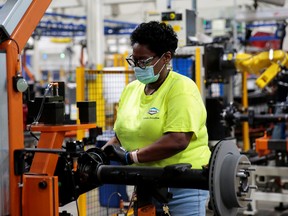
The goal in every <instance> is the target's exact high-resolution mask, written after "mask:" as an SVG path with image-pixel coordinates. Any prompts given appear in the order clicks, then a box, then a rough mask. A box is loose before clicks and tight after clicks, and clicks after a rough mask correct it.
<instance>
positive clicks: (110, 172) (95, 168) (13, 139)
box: [0, 0, 254, 216]
mask: <svg viewBox="0 0 288 216" xmlns="http://www.w3.org/2000/svg"><path fill="white" fill-rule="evenodd" d="M50 3H51V0H9V1H6V3H5V4H4V5H3V7H2V8H1V9H0V63H1V65H2V69H1V71H0V73H1V74H0V75H1V77H2V78H1V81H0V88H1V91H0V100H1V105H0V117H1V123H0V124H1V131H0V141H1V143H0V164H1V169H0V198H1V199H0V200H1V204H0V214H1V215H11V216H38V215H43V216H52V215H59V206H60V205H63V204H65V203H68V202H71V201H74V200H77V198H78V197H79V195H80V194H82V193H85V192H87V191H89V190H91V189H94V188H97V187H99V186H100V185H101V184H105V183H113V184H127V185H137V188H138V191H137V192H138V201H137V204H136V205H135V209H134V210H135V212H134V213H135V215H139V216H141V215H144V213H143V212H142V211H141V210H142V209H143V208H145V207H146V206H147V205H149V204H151V203H150V198H151V197H154V198H156V199H158V200H160V201H162V202H167V201H169V197H171V194H169V193H168V192H167V190H165V189H167V188H168V187H185V188H199V189H205V190H209V191H210V204H211V205H210V206H211V208H212V209H213V210H214V213H215V215H221V216H226V215H227V216H228V215H229V216H231V215H236V213H237V211H238V208H242V207H246V206H247V204H248V202H250V201H251V199H250V194H251V190H250V189H252V188H254V186H253V185H251V178H250V176H251V174H250V172H251V171H252V169H251V164H250V162H249V160H248V158H247V157H246V156H245V155H241V154H240V153H239V151H238V148H237V147H236V146H235V145H234V144H233V143H231V142H230V141H229V140H223V141H221V142H219V143H218V144H217V145H216V146H215V148H214V150H213V152H212V156H211V159H210V162H209V164H207V166H205V167H203V168H202V169H199V170H197V169H193V167H192V168H191V166H190V165H188V164H175V165H173V166H168V167H164V168H151V167H129V166H120V165H119V166H115V165H110V160H109V158H107V157H106V155H105V154H104V153H103V152H102V150H101V149H98V148H92V149H89V150H88V151H85V150H84V148H83V143H81V141H75V142H71V143H66V145H65V148H63V143H64V138H65V133H66V132H68V131H75V130H87V129H90V128H95V127H96V123H95V122H88V123H85V124H76V125H65V124H61V122H56V124H52V123H51V122H49V124H47V122H45V120H43V122H42V123H43V124H38V125H31V127H30V130H31V131H38V132H40V138H39V141H38V144H37V148H25V147H24V134H23V113H22V92H23V91H25V89H26V87H27V86H26V82H25V80H24V79H23V77H22V76H21V70H20V68H21V65H20V64H21V62H20V53H21V50H22V49H23V48H24V46H25V44H26V42H27V41H28V39H29V37H30V36H31V34H32V33H33V31H34V29H35V28H36V26H37V24H38V22H39V21H40V19H41V18H42V16H43V15H44V13H45V11H46V9H47V8H48V6H49V4H50ZM51 97H52V98H53V97H58V98H59V95H58V94H56V95H54V94H53V95H52V96H51ZM43 100H44V102H45V98H44V99H43ZM58 102H59V103H61V99H60V100H58ZM54 103H55V101H54ZM57 107H58V106H57ZM60 107H61V105H60ZM44 109H45V108H44ZM52 110H53V109H52ZM60 110H61V109H60ZM63 114H64V113H63ZM27 153H32V154H33V159H32V160H31V162H30V164H29V169H27V166H26V165H27V161H26V160H27ZM59 183H61V184H59ZM59 185H61V187H60V186H59ZM145 215H147V212H145ZM149 215H151V216H152V215H154V213H153V212H151V214H149Z"/></svg>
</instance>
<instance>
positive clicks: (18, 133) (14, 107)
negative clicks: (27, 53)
mask: <svg viewBox="0 0 288 216" xmlns="http://www.w3.org/2000/svg"><path fill="white" fill-rule="evenodd" d="M51 1H52V0H32V2H31V4H30V6H29V7H28V9H27V10H26V12H25V14H24V15H23V17H22V18H21V20H20V22H19V23H18V25H17V26H16V27H15V29H14V30H13V32H12V34H11V35H10V40H6V41H4V42H2V43H0V50H3V51H5V52H6V56H7V58H6V59H7V65H6V67H7V94H8V121H9V124H8V125H7V126H8V128H9V129H8V131H9V135H8V136H9V137H8V139H9V165H10V170H9V182H10V186H9V187H10V188H9V191H10V193H9V201H10V208H9V209H10V215H11V216H18V215H20V213H21V211H20V208H19V207H18V206H19V205H17V204H19V202H20V189H19V186H18V183H19V182H20V177H19V176H16V175H15V174H14V170H13V163H14V155H13V152H14V150H15V149H21V148H23V147H24V133H23V113H22V94H21V93H19V92H16V91H14V90H13V81H12V80H13V77H14V76H15V74H16V71H17V61H18V60H19V59H18V58H19V56H18V54H19V53H18V48H17V45H18V47H19V51H21V50H22V49H23V48H24V46H25V44H26V42H27V41H28V39H29V37H30V36H31V34H32V33H33V31H34V30H35V28H36V26H37V25H38V23H39V21H40V19H41V18H42V17H43V15H44V14H45V11H46V10H47V8H48V7H49V5H50V3H51ZM15 42H16V43H17V44H16V43H15ZM14 205H17V207H15V206H14Z"/></svg>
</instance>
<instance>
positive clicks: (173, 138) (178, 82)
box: [103, 21, 210, 216]
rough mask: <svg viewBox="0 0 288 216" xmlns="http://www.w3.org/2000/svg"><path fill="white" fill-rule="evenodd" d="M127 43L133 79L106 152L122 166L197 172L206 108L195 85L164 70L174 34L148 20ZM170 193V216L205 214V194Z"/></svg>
mask: <svg viewBox="0 0 288 216" xmlns="http://www.w3.org/2000/svg"><path fill="white" fill-rule="evenodd" d="M130 39H131V46H132V49H133V52H132V55H131V56H129V57H128V58H127V62H128V63H129V64H130V66H131V67H132V68H133V70H134V71H135V76H136V78H137V80H135V81H133V82H131V83H130V84H128V85H127V86H126V88H125V89H124V91H123V92H122V95H121V98H120V102H119V109H118V112H117V120H116V122H115V125H114V130H115V133H116V136H115V137H113V138H112V139H111V140H109V141H108V142H107V144H106V145H105V146H104V147H103V149H104V151H105V152H106V153H107V154H108V155H110V156H113V157H114V159H115V158H116V159H117V160H119V161H121V162H122V163H123V164H132V163H134V164H135V165H138V166H152V167H165V166H167V165H171V164H178V163H190V164H192V167H193V168H196V169H197V168H199V169H201V167H202V166H203V165H206V164H208V162H209V158H210V150H209V147H208V135H207V129H206V109H205V106H204V104H203V101H202V98H201V95H200V93H199V91H198V88H197V86H196V84H195V83H194V82H193V81H192V80H191V79H190V78H188V77H185V76H183V75H180V74H178V73H175V72H173V71H171V70H170V69H169V67H168V64H169V62H170V60H171V59H172V57H173V55H174V53H175V50H176V48H177V43H178V39H177V35H176V33H175V32H174V31H173V29H172V27H171V26H169V25H166V24H164V23H159V22H156V21H151V22H148V23H142V24H140V25H139V26H138V27H137V28H136V29H135V30H134V31H133V33H132V34H131V38H130ZM120 146H121V147H120ZM169 190H170V192H172V194H173V198H172V200H171V201H170V202H169V203H168V206H169V209H170V213H171V215H173V216H185V215H187V216H188V215H201V216H202V215H205V204H206V200H207V196H208V191H203V190H198V189H182V188H169Z"/></svg>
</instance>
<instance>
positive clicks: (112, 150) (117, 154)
mask: <svg viewBox="0 0 288 216" xmlns="http://www.w3.org/2000/svg"><path fill="white" fill-rule="evenodd" d="M103 151H104V153H105V154H106V155H107V157H108V158H109V159H110V160H114V161H118V162H120V163H122V164H124V165H130V164H133V161H132V159H131V158H130V155H129V151H126V150H125V149H124V148H123V147H122V146H120V145H113V144H112V145H107V146H106V147H105V148H104V149H103Z"/></svg>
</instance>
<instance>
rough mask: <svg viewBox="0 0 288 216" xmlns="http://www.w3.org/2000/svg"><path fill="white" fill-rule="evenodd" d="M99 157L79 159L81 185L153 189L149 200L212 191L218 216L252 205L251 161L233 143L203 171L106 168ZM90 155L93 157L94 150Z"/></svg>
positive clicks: (220, 149)
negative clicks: (165, 193)
mask: <svg viewBox="0 0 288 216" xmlns="http://www.w3.org/2000/svg"><path fill="white" fill-rule="evenodd" d="M99 153H101V152H95V156H97V158H98V159H97V158H95V157H94V156H93V157H94V159H92V158H90V157H87V155H84V156H85V158H86V159H84V158H81V157H80V158H79V160H78V167H79V168H78V170H79V172H80V173H79V175H80V176H84V177H85V176H86V177H89V179H88V178H87V179H85V178H81V185H86V186H88V185H91V184H92V183H93V184H94V185H96V186H97V185H98V186H99V185H101V184H127V185H137V188H138V187H141V188H150V189H151V188H153V189H152V190H150V191H149V193H150V192H151V194H150V196H152V195H153V193H152V192H153V191H155V190H158V189H161V188H165V187H177V188H195V189H204V190H208V189H209V191H210V199H211V206H212V208H213V210H214V214H215V216H217V215H218V216H233V215H236V214H237V211H238V208H243V207H246V205H247V204H248V202H250V201H251V198H250V194H251V192H250V190H251V189H254V188H256V187H255V186H254V185H252V184H251V180H250V172H251V170H252V169H251V167H250V162H249V160H248V158H247V157H246V156H245V155H241V154H240V152H239V150H238V148H237V147H236V145H235V144H233V143H232V142H231V141H230V140H223V141H221V142H219V143H218V144H217V145H216V146H215V148H214V150H213V152H212V155H211V159H210V162H209V165H208V166H207V167H203V168H202V169H191V165H190V164H175V165H171V166H167V167H164V168H158V167H157V168H156V167H134V166H121V165H117V166H113V165H105V163H102V162H101V160H99V158H102V159H103V160H104V161H105V160H106V159H105V157H106V156H105V155H103V154H102V155H101V154H99ZM89 154H93V150H91V151H90V153H89ZM106 164H107V163H106ZM81 172H83V174H81ZM89 188H90V189H91V187H89ZM80 190H81V189H80ZM84 191H85V190H84ZM146 195H147V194H146Z"/></svg>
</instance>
